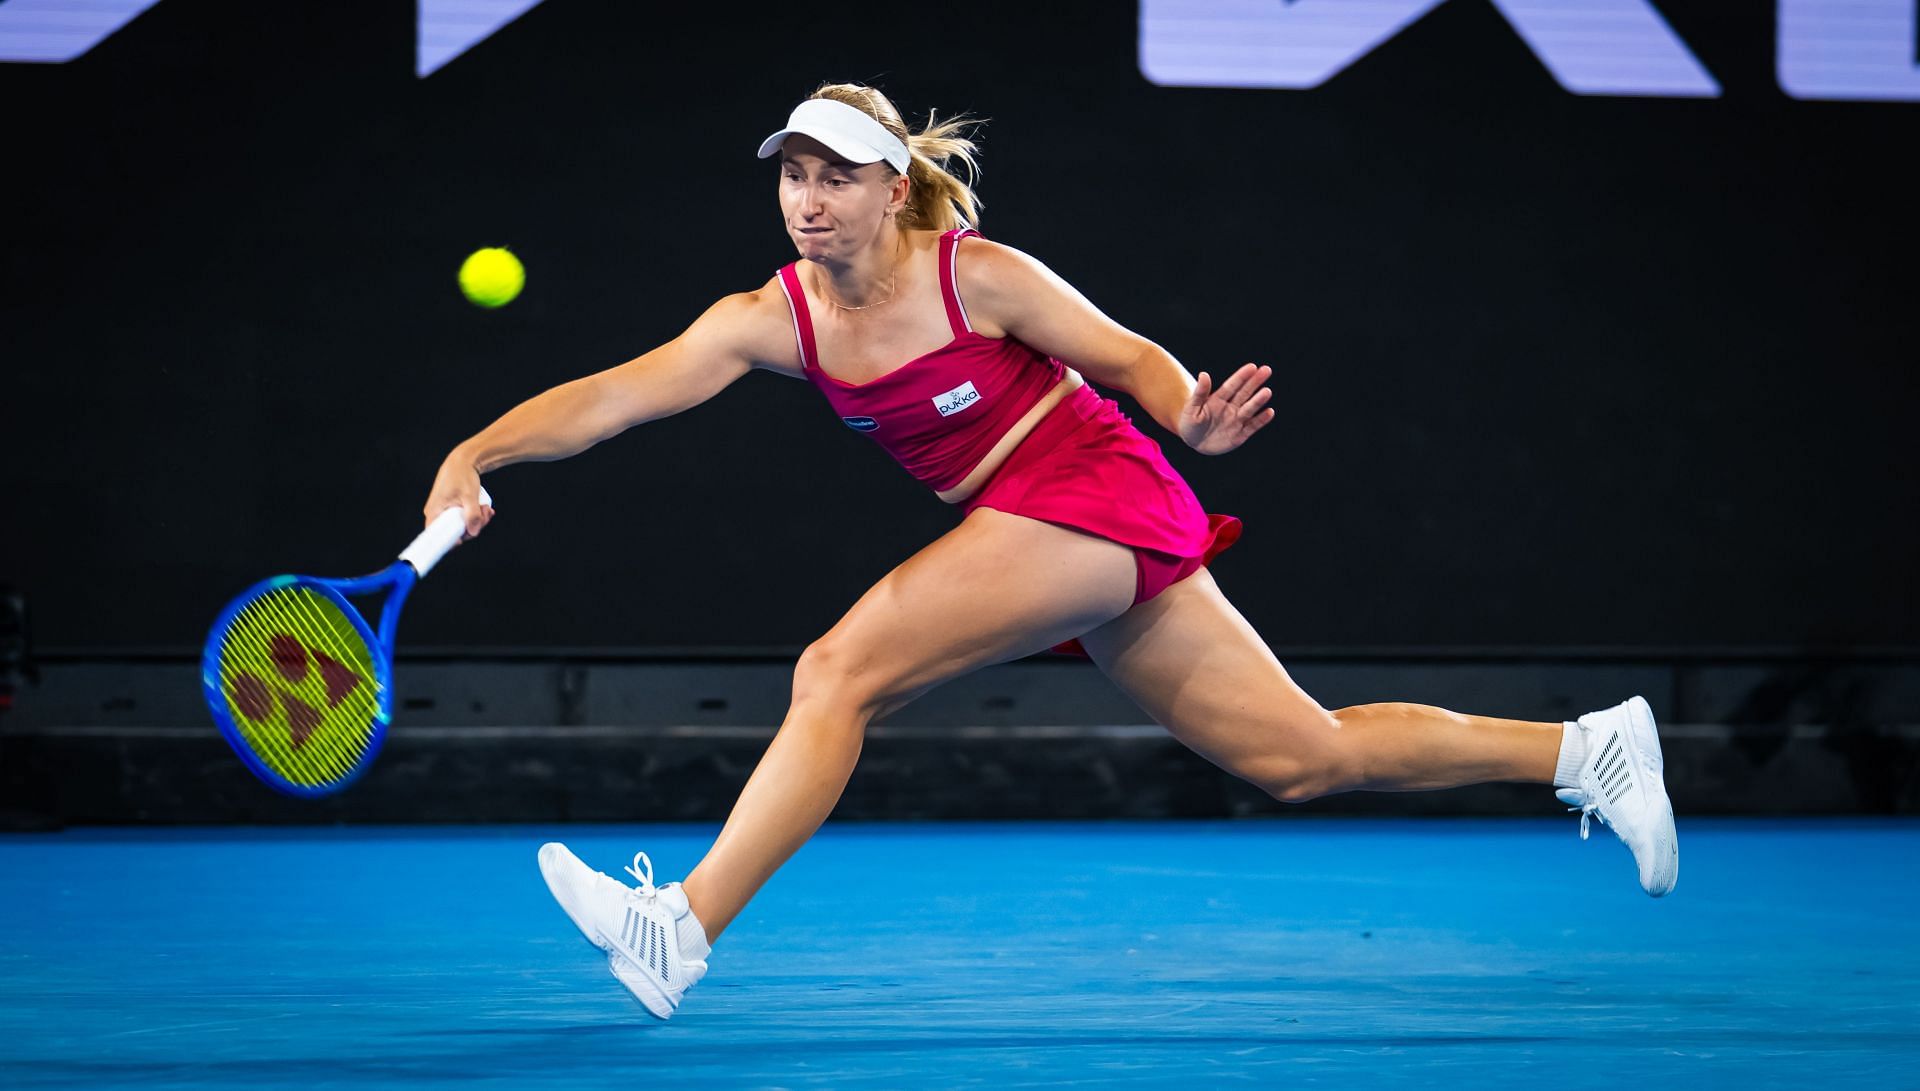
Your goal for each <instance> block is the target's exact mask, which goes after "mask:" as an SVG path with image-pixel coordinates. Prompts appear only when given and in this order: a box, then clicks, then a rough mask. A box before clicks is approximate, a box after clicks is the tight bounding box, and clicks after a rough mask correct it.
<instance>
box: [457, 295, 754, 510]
mask: <svg viewBox="0 0 1920 1091" xmlns="http://www.w3.org/2000/svg"><path fill="white" fill-rule="evenodd" d="M761 307H762V301H761V300H760V298H759V296H758V295H757V294H756V293H752V292H742V293H739V294H736V295H730V296H727V297H725V298H723V299H721V300H720V301H719V302H718V303H715V304H714V305H713V306H712V307H709V308H708V309H707V312H706V313H705V314H703V315H701V316H700V318H699V319H698V320H697V321H695V322H694V323H693V325H691V326H689V327H688V328H687V331H686V332H685V333H682V334H681V335H680V336H678V337H676V338H674V339H673V340H672V341H669V342H667V343H666V344H664V345H661V346H660V347H659V348H656V349H654V350H653V351H651V352H648V353H646V354H645V355H643V356H639V357H636V358H635V359H632V360H629V361H627V362H626V363H624V364H620V365H619V366H617V367H611V368H608V369H607V370H605V371H602V372H598V373H596V374H593V375H588V376H585V377H583V378H579V379H575V380H573V381H572V382H569V383H562V384H560V385H559V386H556V387H553V388H552V389H550V390H546V391H543V392H541V393H540V394H538V395H535V396H534V397H532V398H529V399H527V400H526V401H524V402H521V403H520V404H519V405H517V406H514V407H513V408H512V409H510V410H508V411H507V413H506V414H505V415H503V416H502V417H501V418H500V419H499V420H496V421H494V422H493V423H492V424H489V425H487V427H486V428H484V429H482V430H481V431H480V432H479V434H477V435H475V436H473V437H472V438H470V439H468V440H466V441H465V442H463V443H461V444H460V445H459V446H457V447H455V448H454V449H453V450H452V451H451V452H450V453H449V454H448V455H447V458H446V461H444V462H443V463H441V465H440V472H439V474H438V476H437V477H436V478H435V479H434V483H433V491H432V492H431V493H429V494H428V496H427V503H426V506H425V508H424V509H423V514H424V515H425V517H426V518H428V519H432V518H433V516H434V515H436V514H437V513H439V512H442V511H445V510H446V509H447V508H449V507H452V506H454V505H455V504H458V505H459V506H460V507H461V508H462V509H464V511H465V512H466V516H467V535H468V536H469V537H471V536H473V535H475V534H478V533H480V528H482V527H484V526H486V524H487V520H488V519H490V518H492V516H493V512H492V510H491V509H490V508H486V507H484V506H483V505H481V503H480V475H481V474H483V473H486V472H488V471H490V470H496V469H499V468H500V467H502V466H510V465H512V464H513V463H516V462H552V461H555V460H557V459H562V458H567V457H570V456H572V455H576V454H579V453H580V452H581V451H584V450H586V449H587V448H589V447H591V446H593V445H594V444H596V443H599V442H600V441H601V440H604V439H610V438H612V437H613V436H617V435H619V434H620V433H621V432H624V431H626V430H627V429H629V428H631V427H633V426H634V425H636V424H643V423H645V422H647V421H650V420H659V419H660V418H661V417H670V416H672V415H673V414H675V413H679V412H682V411H684V410H687V409H691V408H693V407H694V406H696V405H699V404H700V403H701V402H704V401H706V400H707V399H708V398H711V397H713V396H714V395H715V394H718V393H720V391H722V390H724V389H726V387H727V386H728V384H730V383H732V382H733V381H734V380H736V379H738V378H740V377H741V376H742V375H745V374H746V373H747V372H748V371H749V370H751V369H752V367H753V360H752V354H751V352H750V351H749V345H750V344H751V339H750V330H751V327H752V325H753V317H754V316H755V315H756V314H757V313H758V311H759V309H761Z"/></svg>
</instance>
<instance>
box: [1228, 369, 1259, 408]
mask: <svg viewBox="0 0 1920 1091" xmlns="http://www.w3.org/2000/svg"><path fill="white" fill-rule="evenodd" d="M1253 371H1254V366H1253V365H1252V364H1244V365H1242V366H1241V367H1240V369H1239V370H1237V371H1235V372H1234V373H1233V375H1232V376H1231V377H1229V378H1228V379H1227V381H1226V382H1224V383H1221V384H1220V396H1221V397H1223V398H1225V399H1227V400H1228V401H1229V402H1231V401H1234V400H1236V399H1237V398H1238V397H1239V396H1240V392H1241V391H1242V390H1244V389H1246V385H1247V383H1248V382H1249V381H1250V380H1251V379H1252V376H1253Z"/></svg>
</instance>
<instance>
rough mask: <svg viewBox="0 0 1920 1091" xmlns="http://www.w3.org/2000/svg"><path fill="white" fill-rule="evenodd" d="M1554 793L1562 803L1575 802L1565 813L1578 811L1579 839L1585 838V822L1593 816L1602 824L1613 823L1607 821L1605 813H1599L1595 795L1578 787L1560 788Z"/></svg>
mask: <svg viewBox="0 0 1920 1091" xmlns="http://www.w3.org/2000/svg"><path fill="white" fill-rule="evenodd" d="M1554 794H1555V795H1557V796H1559V797H1560V802H1562V803H1572V804H1576V805H1575V806H1572V807H1568V808H1567V813H1568V814H1572V813H1573V812H1574V811H1579V812H1580V840H1582V841H1585V840H1586V839H1587V823H1588V822H1589V821H1591V820H1592V819H1594V818H1598V819H1599V820H1600V822H1601V824H1602V825H1605V826H1612V825H1613V823H1611V822H1608V821H1607V816H1606V815H1604V814H1601V813H1600V800H1599V799H1598V798H1597V797H1595V796H1590V795H1588V794H1587V793H1586V792H1584V791H1582V790H1581V789H1579V788H1562V789H1560V790H1559V791H1558V792H1555V793H1554Z"/></svg>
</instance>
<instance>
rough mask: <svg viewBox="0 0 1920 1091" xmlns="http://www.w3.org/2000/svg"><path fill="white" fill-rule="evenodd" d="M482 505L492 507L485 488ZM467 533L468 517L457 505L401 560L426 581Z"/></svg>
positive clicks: (405, 551)
mask: <svg viewBox="0 0 1920 1091" xmlns="http://www.w3.org/2000/svg"><path fill="white" fill-rule="evenodd" d="M480 503H482V504H484V505H486V506H487V507H492V506H493V497H491V496H489V495H487V490H486V488H485V487H484V486H483V487H482V488H481V489H480ZM466 532H467V516H466V513H465V512H463V511H461V510H460V505H458V504H455V505H454V506H453V507H450V508H448V509H447V510H445V511H443V512H441V513H440V514H439V515H437V516H435V517H434V520H433V522H431V523H428V524H427V529H425V530H423V531H421V532H420V536H419V537H418V538H415V539H414V540H413V541H412V543H411V544H409V545H408V546H407V548H405V549H403V550H401V551H400V559H401V560H403V561H405V562H407V563H408V564H410V565H412V566H413V570H414V571H415V572H417V573H419V575H420V578H421V579H425V578H426V576H427V573H429V572H431V571H433V566H434V565H436V564H439V563H440V558H442V557H444V556H446V555H447V551H448V550H450V549H452V548H453V547H454V546H456V545H459V544H460V536H461V535H463V534H465V533H466Z"/></svg>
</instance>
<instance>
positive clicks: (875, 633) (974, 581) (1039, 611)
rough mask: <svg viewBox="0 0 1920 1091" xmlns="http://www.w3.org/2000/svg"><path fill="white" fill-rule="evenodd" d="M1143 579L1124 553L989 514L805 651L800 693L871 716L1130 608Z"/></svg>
mask: <svg viewBox="0 0 1920 1091" xmlns="http://www.w3.org/2000/svg"><path fill="white" fill-rule="evenodd" d="M1135 580H1136V575H1135V568H1134V559H1133V551H1132V550H1130V549H1128V548H1127V547H1125V546H1122V545H1120V544H1118V543H1116V542H1112V541H1109V540H1107V539H1105V538H1099V537H1095V536H1094V535H1091V534H1083V533H1081V532H1079V531H1076V530H1069V529H1067V528H1066V527H1061V526H1056V525H1054V524H1052V523H1047V522H1042V521H1040V520H1037V519H1028V518H1026V517H1024V516H1019V515H1011V514H1008V513H1005V512H1000V511H995V510H993V509H991V508H981V509H979V510H977V511H975V512H974V513H973V514H971V515H969V516H967V518H966V519H964V520H962V521H961V523H960V525H959V526H958V527H955V528H954V529H953V530H951V531H949V532H948V533H946V534H945V535H942V536H941V537H940V538H939V539H937V540H935V541H934V542H933V543H932V544H930V545H928V546H927V547H926V548H925V549H922V550H921V551H920V552H918V553H916V554H914V555H913V556H912V557H910V558H908V559H907V560H906V561H905V562H903V563H902V564H901V565H900V566H899V567H898V568H895V569H894V570H893V571H892V572H889V573H887V575H886V576H885V577H884V578H883V579H881V580H880V582H879V583H877V584H875V585H874V586H873V587H872V588H871V589H870V590H868V591H867V593H866V594H865V595H862V596H861V597H860V600H859V601H858V602H856V603H854V605H853V607H852V608H851V609H850V610H848V611H847V613H846V616H844V617H842V618H841V619H840V621H839V622H838V623H836V624H835V625H834V626H833V628H832V629H831V630H829V631H828V632H827V633H826V635H824V636H822V637H821V638H820V639H819V640H817V641H815V642H814V643H813V644H812V645H811V646H809V647H808V648H807V651H806V653H805V654H804V655H802V656H801V661H800V664H799V667H798V669H797V670H796V671H795V691H796V692H795V696H796V697H800V696H805V695H808V693H817V691H818V690H820V689H822V688H829V689H832V690H834V691H836V695H837V696H840V697H851V698H853V699H854V700H855V701H856V702H857V703H860V704H863V705H866V706H867V707H868V708H869V709H871V710H876V711H877V710H879V709H882V708H885V707H889V706H897V705H898V704H899V703H900V699H901V698H903V697H908V696H911V695H913V694H917V693H920V692H923V691H925V690H927V689H929V688H931V687H933V686H936V685H938V684H940V683H941V682H944V681H947V680H948V679H951V678H955V677H958V676H959V675H962V674H965V673H967V672H968V671H971V670H974V669H977V668H979V667H983V666H986V665H988V664H991V663H1001V662H1005V661H1007V660H1009V659H1017V658H1019V657H1021V656H1024V655H1031V654H1033V653H1035V652H1039V651H1044V650H1046V649H1047V648H1049V647H1051V646H1053V645H1055V644H1058V643H1060V642H1061V641H1063V640H1070V639H1072V638H1073V637H1076V636H1078V635H1080V634H1081V633H1083V632H1086V631H1087V630H1088V629H1091V628H1093V627H1095V626H1097V625H1100V624H1101V623H1103V622H1106V621H1109V620H1111V619H1113V618H1115V617H1117V616H1119V615H1120V614H1122V613H1125V612H1126V610H1127V609H1128V607H1130V606H1131V605H1132V604H1133V595H1134V590H1135ZM803 690H805V691H808V692H807V693H803V692H802V691H803Z"/></svg>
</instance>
